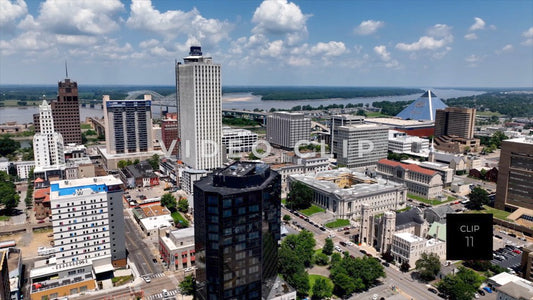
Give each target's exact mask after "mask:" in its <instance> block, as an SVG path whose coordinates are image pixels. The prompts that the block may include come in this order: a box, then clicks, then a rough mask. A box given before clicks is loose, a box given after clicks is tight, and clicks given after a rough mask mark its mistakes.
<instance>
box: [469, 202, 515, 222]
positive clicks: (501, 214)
mask: <svg viewBox="0 0 533 300" xmlns="http://www.w3.org/2000/svg"><path fill="white" fill-rule="evenodd" d="M483 208H484V210H470V211H468V212H469V213H474V214H492V215H493V217H494V218H497V219H500V220H504V221H509V220H508V219H507V217H508V216H509V215H510V214H511V213H510V212H507V211H504V210H499V209H496V208H492V207H490V206H487V205H483Z"/></svg>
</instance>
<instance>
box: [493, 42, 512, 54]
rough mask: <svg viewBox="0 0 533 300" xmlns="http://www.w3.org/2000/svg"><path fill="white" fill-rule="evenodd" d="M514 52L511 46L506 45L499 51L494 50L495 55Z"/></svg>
mask: <svg viewBox="0 0 533 300" xmlns="http://www.w3.org/2000/svg"><path fill="white" fill-rule="evenodd" d="M513 50H514V47H513V45H511V44H507V45H505V46H503V48H501V49H499V50H496V51H494V52H495V53H496V54H502V53H507V52H512V51H513Z"/></svg>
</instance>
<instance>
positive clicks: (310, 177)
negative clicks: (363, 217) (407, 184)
mask: <svg viewBox="0 0 533 300" xmlns="http://www.w3.org/2000/svg"><path fill="white" fill-rule="evenodd" d="M290 176H291V178H294V179H296V180H298V181H300V182H302V183H305V184H307V185H309V186H311V187H314V188H316V189H320V190H322V191H326V192H329V193H333V194H335V195H338V196H339V197H349V196H364V195H366V194H374V193H381V192H384V191H387V190H393V189H397V188H401V187H403V185H402V184H400V183H396V182H393V181H387V180H385V179H382V178H370V177H368V176H366V175H365V174H364V173H360V172H355V171H352V170H350V169H348V168H339V169H336V170H329V171H322V172H318V173H316V174H294V175H290ZM341 176H353V177H355V178H356V180H358V181H360V182H359V183H356V184H354V185H352V186H351V187H349V188H341V187H339V186H338V185H337V184H335V182H333V181H332V180H333V179H335V178H340V177H341Z"/></svg>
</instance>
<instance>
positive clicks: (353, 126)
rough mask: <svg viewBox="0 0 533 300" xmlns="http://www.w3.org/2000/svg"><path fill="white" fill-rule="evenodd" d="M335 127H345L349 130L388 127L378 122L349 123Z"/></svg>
mask: <svg viewBox="0 0 533 300" xmlns="http://www.w3.org/2000/svg"><path fill="white" fill-rule="evenodd" d="M337 128H338V129H346V130H349V131H357V130H369V129H388V127H387V126H383V125H380V124H351V125H344V126H339V127H337Z"/></svg>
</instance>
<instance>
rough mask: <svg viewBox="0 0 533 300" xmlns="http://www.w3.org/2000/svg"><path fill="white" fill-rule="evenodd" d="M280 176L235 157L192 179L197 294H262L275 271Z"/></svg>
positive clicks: (239, 296) (236, 296)
mask: <svg viewBox="0 0 533 300" xmlns="http://www.w3.org/2000/svg"><path fill="white" fill-rule="evenodd" d="M280 195H281V177H280V175H279V174H278V173H277V172H275V171H272V170H270V168H269V167H268V166H266V165H264V164H255V163H236V164H233V165H231V166H229V167H227V168H224V169H219V170H217V171H215V172H214V173H213V174H210V175H209V176H207V177H204V178H202V179H201V180H199V181H197V182H196V183H195V185H194V208H195V210H194V218H195V246H196V262H197V267H198V270H197V273H196V276H197V277H196V279H197V281H198V289H197V292H198V296H199V299H261V291H262V289H263V285H264V283H265V282H266V281H268V280H269V279H272V278H274V277H275V276H277V261H278V252H277V246H278V241H279V239H280V220H281V218H280V214H281V212H280V206H281V199H280Z"/></svg>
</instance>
